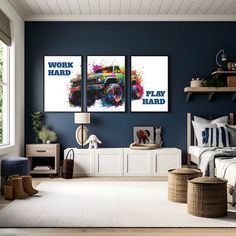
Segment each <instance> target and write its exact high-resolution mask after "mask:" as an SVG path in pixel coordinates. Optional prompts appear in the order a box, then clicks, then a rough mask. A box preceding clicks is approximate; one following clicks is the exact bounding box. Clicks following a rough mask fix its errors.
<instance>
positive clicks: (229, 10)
mask: <svg viewBox="0 0 236 236" xmlns="http://www.w3.org/2000/svg"><path fill="white" fill-rule="evenodd" d="M235 8H236V1H235V0H228V1H227V2H225V4H224V5H223V6H222V10H221V9H220V10H218V11H217V12H216V13H221V14H230V15H231V14H235Z"/></svg>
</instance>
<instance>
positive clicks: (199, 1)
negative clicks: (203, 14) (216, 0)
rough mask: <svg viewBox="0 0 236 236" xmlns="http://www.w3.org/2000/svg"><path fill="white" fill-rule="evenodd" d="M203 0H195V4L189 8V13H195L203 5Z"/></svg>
mask: <svg viewBox="0 0 236 236" xmlns="http://www.w3.org/2000/svg"><path fill="white" fill-rule="evenodd" d="M202 4H203V0H194V1H193V4H192V5H191V6H190V8H189V9H188V12H187V14H188V15H194V14H196V12H197V11H198V9H199V8H200V7H201V6H202Z"/></svg>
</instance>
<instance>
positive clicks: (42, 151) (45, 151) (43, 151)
mask: <svg viewBox="0 0 236 236" xmlns="http://www.w3.org/2000/svg"><path fill="white" fill-rule="evenodd" d="M36 152H46V150H37V151H36Z"/></svg>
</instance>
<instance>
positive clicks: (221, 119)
mask: <svg viewBox="0 0 236 236" xmlns="http://www.w3.org/2000/svg"><path fill="white" fill-rule="evenodd" d="M193 119H194V121H196V122H198V123H201V124H216V123H222V124H224V125H226V124H228V116H222V117H219V118H216V119H214V120H208V119H205V118H202V117H199V116H194V117H193Z"/></svg>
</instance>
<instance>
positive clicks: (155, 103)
mask: <svg viewBox="0 0 236 236" xmlns="http://www.w3.org/2000/svg"><path fill="white" fill-rule="evenodd" d="M130 85H131V92H130V93H131V112H168V57H167V56H131V81H130Z"/></svg>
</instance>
